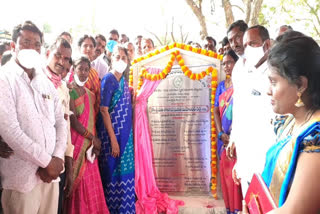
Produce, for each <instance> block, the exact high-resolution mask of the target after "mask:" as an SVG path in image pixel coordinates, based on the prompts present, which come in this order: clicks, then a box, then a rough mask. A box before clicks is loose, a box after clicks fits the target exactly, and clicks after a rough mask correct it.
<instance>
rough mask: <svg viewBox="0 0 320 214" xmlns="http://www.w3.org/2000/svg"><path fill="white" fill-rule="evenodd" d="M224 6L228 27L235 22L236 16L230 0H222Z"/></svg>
mask: <svg viewBox="0 0 320 214" xmlns="http://www.w3.org/2000/svg"><path fill="white" fill-rule="evenodd" d="M222 7H223V9H224V14H225V17H226V26H227V27H228V26H230V25H231V24H232V23H233V22H234V16H233V12H232V6H231V4H230V0H222Z"/></svg>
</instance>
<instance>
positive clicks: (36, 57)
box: [17, 49, 41, 69]
mask: <svg viewBox="0 0 320 214" xmlns="http://www.w3.org/2000/svg"><path fill="white" fill-rule="evenodd" d="M17 59H18V61H19V63H20V64H21V65H22V66H23V67H25V68H26V69H31V68H39V67H41V56H40V54H39V53H38V52H37V51H35V50H33V49H22V50H20V51H19V52H18V55H17Z"/></svg>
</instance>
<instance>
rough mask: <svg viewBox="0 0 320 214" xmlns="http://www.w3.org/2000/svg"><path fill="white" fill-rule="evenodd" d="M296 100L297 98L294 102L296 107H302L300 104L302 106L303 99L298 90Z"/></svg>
mask: <svg viewBox="0 0 320 214" xmlns="http://www.w3.org/2000/svg"><path fill="white" fill-rule="evenodd" d="M297 95H298V100H297V102H296V104H294V105H295V106H296V107H298V108H300V107H302V106H304V103H303V101H302V100H301V95H302V94H301V92H298V94H297Z"/></svg>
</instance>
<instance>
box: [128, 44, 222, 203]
mask: <svg viewBox="0 0 320 214" xmlns="http://www.w3.org/2000/svg"><path fill="white" fill-rule="evenodd" d="M175 47H177V48H180V49H183V50H187V51H192V52H194V53H198V54H202V55H205V56H209V57H213V58H216V59H219V60H222V57H223V56H222V55H219V54H217V53H215V52H213V51H207V50H205V49H199V48H194V47H192V46H190V45H185V44H180V43H173V44H171V45H169V46H165V47H163V48H161V49H160V50H159V49H157V50H155V51H154V52H151V53H149V54H148V55H145V56H142V57H139V58H137V59H134V60H133V61H132V65H134V64H136V63H138V62H140V61H142V60H144V59H148V58H150V57H152V56H155V55H158V54H160V53H163V52H165V51H168V50H170V49H173V48H175ZM175 60H177V62H178V64H179V65H180V67H181V70H182V72H183V73H184V75H186V76H187V77H188V78H190V79H192V80H201V79H203V78H204V77H206V76H207V75H210V74H211V76H212V80H211V89H212V90H211V193H212V195H213V197H214V198H216V199H217V172H218V169H217V141H216V138H217V133H216V128H215V123H214V114H213V111H214V100H215V94H216V89H217V86H218V73H217V70H216V69H214V68H213V67H211V66H210V67H208V68H207V69H206V71H202V72H200V73H193V72H192V71H191V70H190V69H189V68H188V67H187V66H186V65H185V63H184V60H183V58H182V56H181V55H180V52H179V51H178V50H176V51H174V52H172V53H171V56H170V60H169V62H168V63H167V65H166V67H165V68H164V69H163V70H162V71H161V72H160V73H159V74H150V73H149V72H148V71H147V69H145V68H142V69H141V70H140V73H139V81H138V87H137V90H138V91H139V90H140V88H141V86H142V85H143V81H144V79H147V80H150V81H157V80H162V79H164V78H166V76H167V75H168V74H169V73H170V71H171V68H172V66H173V64H174V61H175ZM129 74H130V76H129V85H130V87H133V67H131V68H130V73H129Z"/></svg>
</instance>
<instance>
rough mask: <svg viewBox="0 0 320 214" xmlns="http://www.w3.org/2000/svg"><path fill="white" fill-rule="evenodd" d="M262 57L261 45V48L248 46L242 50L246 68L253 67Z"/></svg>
mask: <svg viewBox="0 0 320 214" xmlns="http://www.w3.org/2000/svg"><path fill="white" fill-rule="evenodd" d="M263 56H264V50H263V45H262V46H261V47H251V46H250V45H248V46H247V47H246V49H245V50H244V58H245V59H246V63H245V64H246V66H247V67H250V66H252V67H253V66H255V65H256V64H257V63H258V62H259V60H260V59H261V58H262V57H263Z"/></svg>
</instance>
